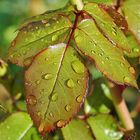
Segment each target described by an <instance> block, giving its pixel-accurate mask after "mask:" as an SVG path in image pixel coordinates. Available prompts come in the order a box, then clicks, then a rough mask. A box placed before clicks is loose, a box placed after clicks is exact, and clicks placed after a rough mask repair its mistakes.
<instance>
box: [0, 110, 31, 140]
mask: <svg viewBox="0 0 140 140" xmlns="http://www.w3.org/2000/svg"><path fill="white" fill-rule="evenodd" d="M31 127H32V121H31V119H30V117H29V116H28V114H27V113H23V112H20V113H14V114H12V115H11V116H9V117H8V118H7V119H5V120H4V121H3V122H1V123H0V139H1V140H20V139H22V138H23V137H24V135H25V134H26V133H27V132H28V130H29V129H30V128H31Z"/></svg>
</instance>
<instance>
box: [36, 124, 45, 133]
mask: <svg viewBox="0 0 140 140" xmlns="http://www.w3.org/2000/svg"><path fill="white" fill-rule="evenodd" d="M44 127H45V122H41V124H40V125H39V127H38V131H39V132H42V131H43V130H44Z"/></svg>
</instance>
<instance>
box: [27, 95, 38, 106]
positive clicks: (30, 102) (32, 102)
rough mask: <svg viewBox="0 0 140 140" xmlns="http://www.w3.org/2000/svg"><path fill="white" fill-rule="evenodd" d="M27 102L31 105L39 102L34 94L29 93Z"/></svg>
mask: <svg viewBox="0 0 140 140" xmlns="http://www.w3.org/2000/svg"><path fill="white" fill-rule="evenodd" d="M27 103H28V104H29V105H36V104H37V99H36V97H35V96H34V95H29V96H27Z"/></svg>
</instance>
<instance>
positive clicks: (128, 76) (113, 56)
mask: <svg viewBox="0 0 140 140" xmlns="http://www.w3.org/2000/svg"><path fill="white" fill-rule="evenodd" d="M75 40H76V43H77V46H78V48H79V49H80V50H81V51H82V52H83V53H84V54H85V55H87V56H88V57H90V58H92V59H93V60H95V63H96V66H97V67H98V68H99V70H100V71H101V72H103V74H104V75H105V76H107V77H108V78H109V79H111V80H113V81H114V82H117V83H119V84H127V85H132V86H134V87H137V84H136V80H135V78H134V75H133V74H134V73H135V70H134V68H133V67H131V66H130V64H129V63H128V62H127V61H126V60H125V59H124V57H123V54H122V52H121V51H120V50H119V49H118V48H116V47H115V46H114V45H113V44H111V43H110V42H109V41H108V40H107V39H106V38H105V37H104V36H103V35H102V34H101V33H100V31H99V30H98V28H97V27H96V25H95V23H94V21H93V20H91V19H85V20H83V21H82V22H81V23H80V24H79V25H78V28H77V29H76V31H75ZM116 71H117V72H116Z"/></svg>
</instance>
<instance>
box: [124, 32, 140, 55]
mask: <svg viewBox="0 0 140 140" xmlns="http://www.w3.org/2000/svg"><path fill="white" fill-rule="evenodd" d="M127 40H128V43H129V46H130V47H131V50H132V51H131V52H130V53H127V52H126V55H127V56H129V57H138V56H140V43H138V41H137V39H136V38H135V37H134V36H133V35H132V34H128V35H127Z"/></svg>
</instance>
